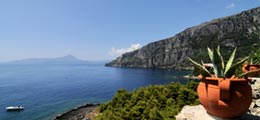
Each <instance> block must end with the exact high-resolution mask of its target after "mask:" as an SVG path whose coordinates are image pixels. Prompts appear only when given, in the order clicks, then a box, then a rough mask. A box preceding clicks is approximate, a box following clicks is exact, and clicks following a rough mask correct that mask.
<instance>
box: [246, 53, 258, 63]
mask: <svg viewBox="0 0 260 120" xmlns="http://www.w3.org/2000/svg"><path fill="white" fill-rule="evenodd" d="M247 64H260V49H258V50H257V51H255V52H254V51H252V52H251V54H250V55H249V58H248V60H247Z"/></svg>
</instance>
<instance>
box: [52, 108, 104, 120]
mask: <svg viewBox="0 0 260 120" xmlns="http://www.w3.org/2000/svg"><path fill="white" fill-rule="evenodd" d="M99 105H100V104H85V105H82V106H79V107H77V108H74V109H71V110H69V111H67V112H64V113H61V114H58V115H57V116H55V117H54V118H53V119H52V120H93V118H94V116H96V114H97V107H98V106H99Z"/></svg>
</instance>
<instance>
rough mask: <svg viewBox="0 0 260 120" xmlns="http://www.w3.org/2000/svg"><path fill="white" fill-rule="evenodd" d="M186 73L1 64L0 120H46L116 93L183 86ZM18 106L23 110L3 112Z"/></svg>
mask: <svg viewBox="0 0 260 120" xmlns="http://www.w3.org/2000/svg"><path fill="white" fill-rule="evenodd" d="M189 73H190V71H174V70H161V69H136V68H113V67H105V66H104V63H91V64H1V65H0V107H1V108H0V120H49V119H52V118H53V117H54V116H56V115H57V114H59V113H63V112H65V111H67V110H69V109H72V108H74V107H77V106H80V105H82V104H85V103H103V102H106V101H108V100H110V99H111V98H112V97H113V95H114V94H115V93H116V91H117V90H118V89H127V90H129V91H132V90H134V89H138V88H140V87H144V86H148V85H155V84H168V83H171V82H181V83H186V82H187V81H186V80H185V79H183V78H181V76H184V75H187V74H189ZM11 105H22V106H24V107H25V110H23V111H19V112H7V111H6V110H5V107H7V106H11Z"/></svg>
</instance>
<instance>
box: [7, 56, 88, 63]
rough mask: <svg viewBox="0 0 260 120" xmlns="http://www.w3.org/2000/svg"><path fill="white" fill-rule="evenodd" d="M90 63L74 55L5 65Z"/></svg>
mask: <svg viewBox="0 0 260 120" xmlns="http://www.w3.org/2000/svg"><path fill="white" fill-rule="evenodd" d="M86 63H89V61H85V60H80V59H78V58H76V57H75V56H72V55H66V56H62V57H57V58H29V59H23V60H16V61H11V62H6V63H5V64H86Z"/></svg>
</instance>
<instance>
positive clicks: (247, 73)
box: [238, 69, 260, 78]
mask: <svg viewBox="0 0 260 120" xmlns="http://www.w3.org/2000/svg"><path fill="white" fill-rule="evenodd" d="M259 72H260V69H257V70H252V71H248V72H245V73H242V74H241V75H238V77H239V78H241V77H245V76H246V75H250V74H255V73H259Z"/></svg>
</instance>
